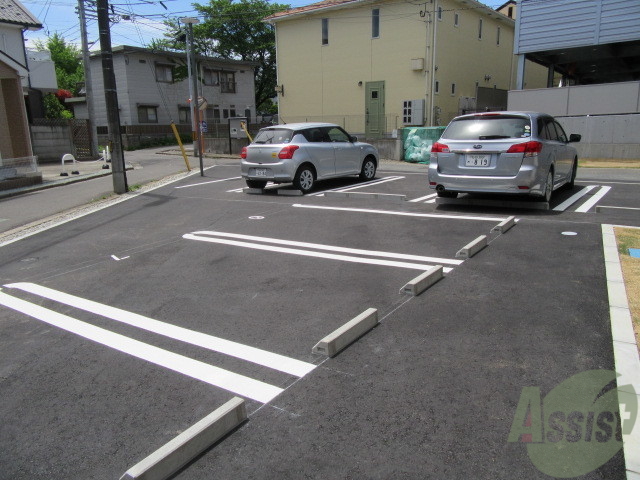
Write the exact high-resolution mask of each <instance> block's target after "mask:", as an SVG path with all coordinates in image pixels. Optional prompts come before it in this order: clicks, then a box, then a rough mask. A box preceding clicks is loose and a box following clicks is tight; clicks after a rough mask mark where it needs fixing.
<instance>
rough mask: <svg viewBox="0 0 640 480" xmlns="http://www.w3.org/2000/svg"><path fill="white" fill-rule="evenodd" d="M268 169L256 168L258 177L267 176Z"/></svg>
mask: <svg viewBox="0 0 640 480" xmlns="http://www.w3.org/2000/svg"><path fill="white" fill-rule="evenodd" d="M267 172H268V170H267V169H266V168H256V177H266V176H267Z"/></svg>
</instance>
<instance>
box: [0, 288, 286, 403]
mask: <svg viewBox="0 0 640 480" xmlns="http://www.w3.org/2000/svg"><path fill="white" fill-rule="evenodd" d="M0 305H4V306H5V307H8V308H11V309H13V310H16V311H18V312H21V313H24V314H25V315H28V316H30V317H33V318H35V319H37V320H41V321H43V322H45V323H48V324H49V325H52V326H54V327H58V328H60V329H62V330H66V331H67V332H71V333H74V334H76V335H79V336H81V337H84V338H86V339H88V340H91V341H94V342H97V343H100V344H102V345H105V346H107V347H111V348H113V349H115V350H118V351H120V352H123V353H127V354H129V355H131V356H133V357H136V358H140V359H142V360H146V361H148V362H150V363H153V364H155V365H159V366H161V367H165V368H167V369H169V370H173V371H174V372H178V373H182V374H183V375H186V376H188V377H191V378H195V379H196V380H200V381H203V382H205V383H208V384H210V385H214V386H216V387H220V388H222V389H224V390H227V391H230V392H233V393H236V394H237V395H241V396H243V397H246V398H251V399H253V400H256V401H258V402H262V403H267V402H269V401H271V400H272V399H273V398H274V397H276V396H277V395H279V394H280V393H281V392H282V391H283V389H282V388H279V387H275V386H273V385H269V384H268V383H264V382H261V381H259V380H254V379H252V378H249V377H245V376H244V375H239V374H237V373H233V372H230V371H228V370H224V369H222V368H218V367H214V366H213V365H209V364H207V363H204V362H200V361H198V360H193V359H191V358H188V357H185V356H183V355H179V354H177V353H173V352H169V351H167V350H163V349H161V348H158V347H155V346H153V345H148V344H146V343H143V342H140V341H138V340H134V339H132V338H129V337H125V336H124V335H120V334H118V333H114V332H111V331H109V330H105V329H104V328H100V327H96V326H95V325H91V324H89V323H85V322H82V321H80V320H78V319H76V318H73V317H69V316H67V315H63V314H61V313H58V312H55V311H53V310H49V309H47V308H44V307H41V306H39V305H35V304H33V303H29V302H27V301H24V300H21V299H19V298H16V297H12V296H11V295H7V294H6V293H4V292H0Z"/></svg>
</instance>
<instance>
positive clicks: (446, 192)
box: [436, 190, 458, 198]
mask: <svg viewBox="0 0 640 480" xmlns="http://www.w3.org/2000/svg"><path fill="white" fill-rule="evenodd" d="M436 195H438V196H439V197H440V198H458V192H452V191H451V190H443V191H442V192H436Z"/></svg>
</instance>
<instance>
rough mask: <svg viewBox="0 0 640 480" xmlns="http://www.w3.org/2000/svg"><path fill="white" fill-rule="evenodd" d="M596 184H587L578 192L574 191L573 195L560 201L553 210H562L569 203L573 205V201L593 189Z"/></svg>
mask: <svg viewBox="0 0 640 480" xmlns="http://www.w3.org/2000/svg"><path fill="white" fill-rule="evenodd" d="M597 186H598V185H589V186H588V187H586V188H583V189H582V190H580V191H579V192H578V193H576V194H575V195H572V196H571V197H569V198H567V199H566V200H565V201H564V202H562V203H561V204H560V205H558V206H556V207H555V208H554V209H553V210H555V211H558V212H562V211H564V210H566V209H567V208H568V207H569V206H570V205H573V204H574V203H576V202H577V201H578V200H579V199H580V198H582V197H583V196H585V195H586V194H587V193H589V192H590V191H591V190H593V189H594V188H596V187H597Z"/></svg>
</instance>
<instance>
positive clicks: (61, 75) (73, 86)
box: [35, 33, 84, 95]
mask: <svg viewBox="0 0 640 480" xmlns="http://www.w3.org/2000/svg"><path fill="white" fill-rule="evenodd" d="M35 46H36V50H39V51H49V53H51V60H53V63H54V64H55V69H56V79H57V81H58V88H60V89H64V90H69V91H71V92H72V93H73V94H74V95H78V87H77V85H78V83H82V82H84V69H83V67H82V62H81V60H80V58H81V56H82V52H81V51H80V49H79V48H77V47H76V46H75V45H72V44H70V43H69V44H68V43H67V42H66V41H65V39H64V38H63V37H61V36H60V35H58V34H57V33H54V34H53V36H51V37H48V38H47V41H46V42H43V41H41V40H38V41H36V42H35Z"/></svg>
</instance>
